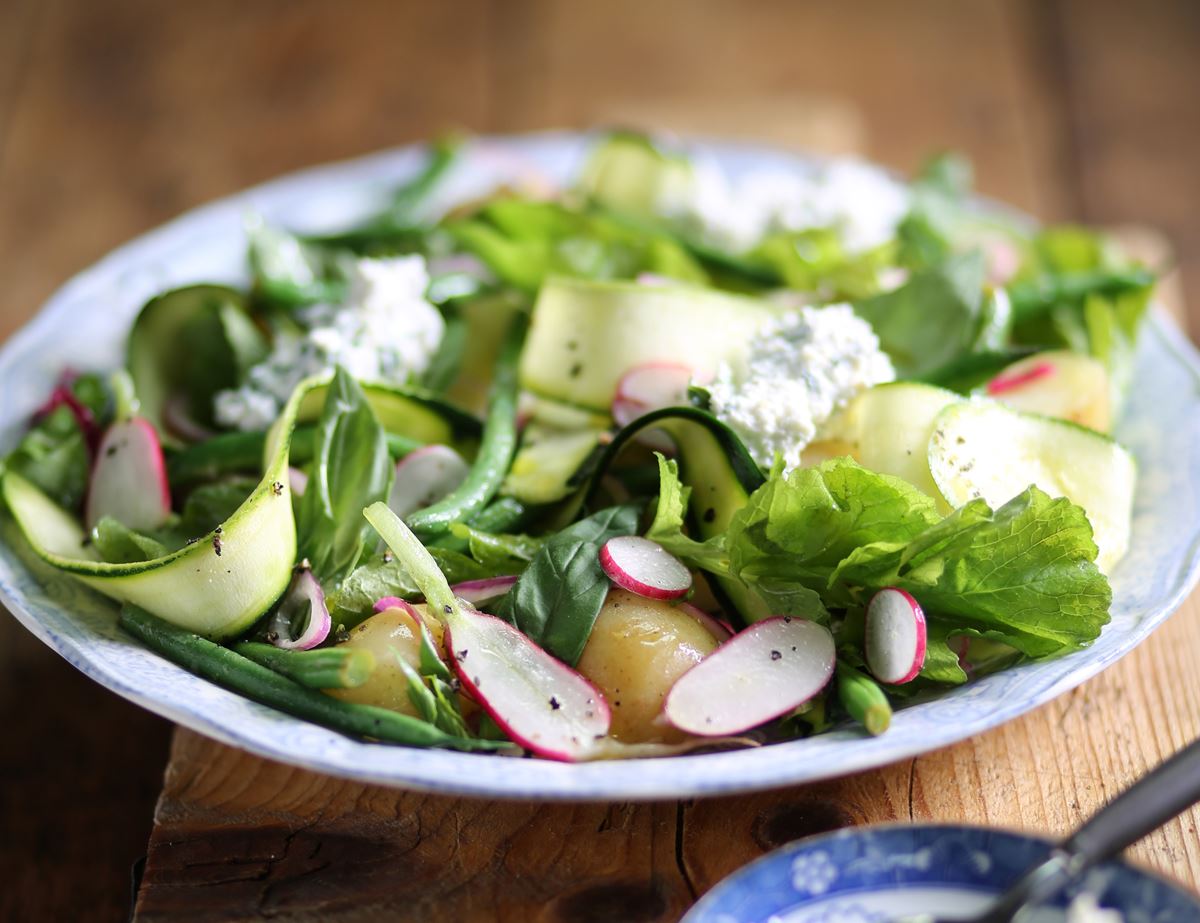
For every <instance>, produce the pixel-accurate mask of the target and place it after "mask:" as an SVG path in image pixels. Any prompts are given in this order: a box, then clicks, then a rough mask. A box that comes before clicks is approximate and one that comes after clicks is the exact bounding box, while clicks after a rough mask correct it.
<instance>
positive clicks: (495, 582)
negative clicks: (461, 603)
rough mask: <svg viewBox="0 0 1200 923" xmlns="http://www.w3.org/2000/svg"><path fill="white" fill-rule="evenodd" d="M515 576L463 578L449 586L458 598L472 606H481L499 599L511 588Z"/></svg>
mask: <svg viewBox="0 0 1200 923" xmlns="http://www.w3.org/2000/svg"><path fill="white" fill-rule="evenodd" d="M516 582H517V578H516V577H485V578H484V579H482V580H464V581H463V582H462V583H456V584H454V586H452V587H450V589H451V590H453V591H454V595H455V596H457V597H458V598H459V599H462V600H465V601H466V602H469V603H470V604H471V605H472V606H482V605H483V604H484V603H486V602H490V601H491V600H493V599H499V598H500V597H501V596H503V595H504V594H505V593H507V592H508V591H509V590H511V589H512V588H513V585H514V584H515V583H516Z"/></svg>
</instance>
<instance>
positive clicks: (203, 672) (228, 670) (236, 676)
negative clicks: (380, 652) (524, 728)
mask: <svg viewBox="0 0 1200 923" xmlns="http://www.w3.org/2000/svg"><path fill="white" fill-rule="evenodd" d="M120 625H121V627H122V628H124V629H125V630H126V631H127V632H129V633H130V634H131V635H133V636H134V637H135V638H137V639H138V640H139V641H141V642H142V643H143V644H145V645H146V646H147V647H149V648H150V649H151V650H153V651H155V652H157V653H159V654H161V655H162V656H164V657H166V658H167V659H168V660H171V661H173V662H174V663H177V664H179V665H180V666H181V667H184V668H185V669H187V670H190V671H191V672H193V673H195V674H196V675H198V676H202V677H204V678H205V679H208V680H211V681H212V682H214V683H216V684H217V685H218V686H223V687H224V688H226V689H231V690H233V691H234V692H238V693H241V694H242V695H244V696H245V697H246V698H248V699H253V700H254V701H255V702H260V703H262V704H263V705H269V706H271V707H272V708H277V709H279V710H280V711H282V712H287V713H288V714H290V715H295V716H296V717H297V718H303V719H305V720H306V721H311V722H313V723H314V724H320V725H322V726H324V727H328V728H332V729H333V730H335V731H341V732H342V733H343V734H350V735H353V736H357V737H369V738H374V739H375V740H381V741H387V742H389V743H398V744H408V745H409V746H416V747H454V748H456V749H460V750H491V749H495V748H497V747H498V746H504V744H497V743H496V742H494V741H487V740H475V739H470V738H464V737H455V736H454V735H451V734H446V733H444V732H442V731H439V730H438V729H437V728H436V727H434V726H433V725H432V724H428V723H427V722H425V721H421V720H420V719H418V718H413V717H410V716H409V715H402V714H400V713H399V712H395V711H391V710H389V709H386V708H378V707H376V706H374V705H357V704H352V703H349V702H341V701H339V700H337V699H333V698H330V697H329V696H327V695H325V694H324V693H322V692H317V691H316V690H314V689H306V688H305V687H304V686H301V685H300V684H298V683H296V682H293V681H292V680H290V679H288V678H287V677H286V676H281V675H280V674H278V673H276V672H275V671H274V670H270V669H268V668H267V667H264V666H261V665H260V664H257V663H255V662H254V661H253V660H248V659H247V658H245V657H243V656H242V655H241V654H238V653H235V652H234V651H231V650H230V649H229V648H227V647H222V646H221V645H219V644H214V643H213V642H212V641H209V640H207V639H206V638H202V637H200V636H199V635H196V634H192V632H190V631H185V630H184V629H182V628H178V627H176V626H174V625H171V624H170V623H168V622H164V621H163V620H162V619H160V618H158V617H157V616H154V615H151V614H150V613H149V612H146V611H145V610H144V609H139V608H137V607H136V606H128V605H127V606H125V607H123V608H122V609H121V618H120ZM509 746H511V744H509Z"/></svg>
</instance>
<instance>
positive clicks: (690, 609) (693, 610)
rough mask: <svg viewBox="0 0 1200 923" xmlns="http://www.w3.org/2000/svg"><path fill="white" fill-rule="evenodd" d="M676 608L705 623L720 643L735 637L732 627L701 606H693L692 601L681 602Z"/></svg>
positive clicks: (709, 631)
mask: <svg viewBox="0 0 1200 923" xmlns="http://www.w3.org/2000/svg"><path fill="white" fill-rule="evenodd" d="M675 608H676V609H678V610H679V611H680V612H683V613H685V614H687V615H690V616H691V617H692V618H694V619H695V620H696V621H697V622H699V623H700V624H701V625H703V626H704V628H705V629H706V630H707V631H708V633H709V634H710V635H712V636H713V637H714V638H715V639H716V640H717V643H718V644H723V643H725V642H726V641H728V640H729V639H730V638H732V637H733V629H732V628H730V627H729V626H728V625H726V624H725V623H724V622H722V621H721V620H720V619H718V618H716V617H715V616H712V615H709V614H708V613H707V612H705V611H704V610H703V609H701V608H700V607H699V606H693V605H692V604H691V603H679V604H678V605H677V606H676V607H675Z"/></svg>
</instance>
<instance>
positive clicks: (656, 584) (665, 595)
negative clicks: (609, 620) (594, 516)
mask: <svg viewBox="0 0 1200 923" xmlns="http://www.w3.org/2000/svg"><path fill="white" fill-rule="evenodd" d="M600 567H601V568H602V569H603V570H604V573H605V574H607V575H608V579H610V580H611V581H612V582H613V583H615V584H616V585H617V586H619V587H621V589H623V590H629V592H631V593H637V594H638V596H645V597H648V598H649V599H678V598H679V597H680V596H682V595H683V594H684V593H686V592H687V591H688V590H689V589H691V586H692V572H691V571H689V570H688V569H687V567H686V566H685V565H684V563H683V562H682V561H680V560H679V559H678V558H677V557H675V556H674V555H673V554H671V553H670V552H668V551H667V550H666V549H665V548H663V547H662V545H659V544H658V543H657V542H652V541H650V540H649V539H648V538H641V537H640V536H637V535H619V536H617V537H616V538H610V539H609V540H608V541H607V542H605V543H604V547H602V548H601V549H600Z"/></svg>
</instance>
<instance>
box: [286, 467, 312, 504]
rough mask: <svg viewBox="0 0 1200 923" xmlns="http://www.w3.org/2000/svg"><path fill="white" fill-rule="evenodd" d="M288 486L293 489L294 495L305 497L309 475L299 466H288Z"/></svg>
mask: <svg viewBox="0 0 1200 923" xmlns="http://www.w3.org/2000/svg"><path fill="white" fill-rule="evenodd" d="M287 475H288V487H290V488H291V489H292V495H293V496H296V497H303V496H304V492H305V491H306V490H308V475H307V474H305V473H304V472H303V471H301V470H300V469H299V468H288V470H287Z"/></svg>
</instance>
